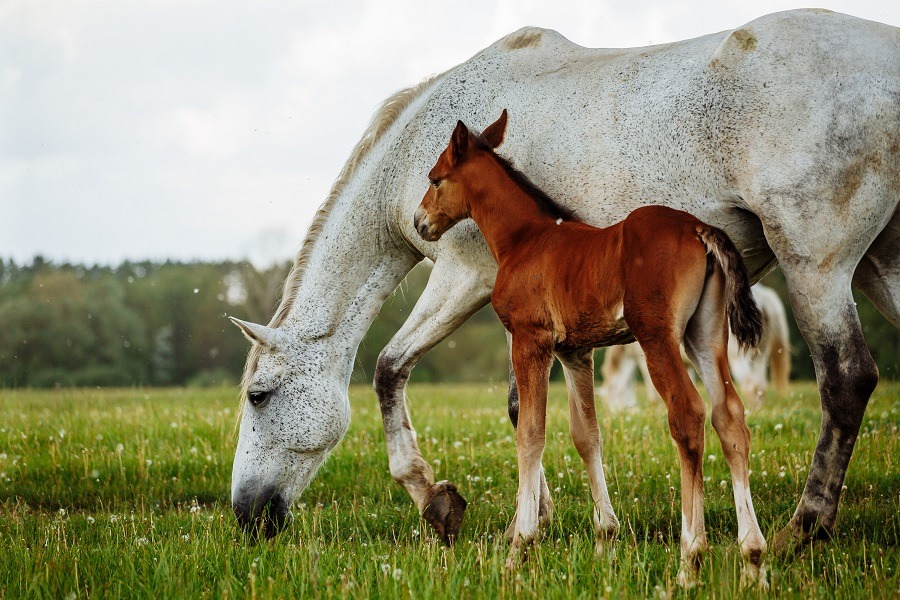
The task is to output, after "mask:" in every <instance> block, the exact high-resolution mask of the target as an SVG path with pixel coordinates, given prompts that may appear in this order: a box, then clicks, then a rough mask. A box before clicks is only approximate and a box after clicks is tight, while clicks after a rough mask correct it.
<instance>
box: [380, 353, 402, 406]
mask: <svg viewBox="0 0 900 600" xmlns="http://www.w3.org/2000/svg"><path fill="white" fill-rule="evenodd" d="M404 371H405V369H403V368H402V367H401V366H400V364H399V362H398V361H397V359H396V358H394V357H392V356H388V355H387V354H385V353H384V352H382V353H381V354H380V355H379V356H378V362H377V363H376V365H375V377H374V379H373V382H372V383H373V386H374V388H375V394H376V395H377V396H378V400H379V401H380V402H381V403H382V404H384V402H385V401H386V400H388V399H390V398H392V397H393V396H394V394H395V393H396V392H397V390H398V389H401V388H403V385H404V384H405V383H406V375H405V373H404Z"/></svg>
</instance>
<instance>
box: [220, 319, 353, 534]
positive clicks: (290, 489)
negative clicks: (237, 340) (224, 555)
mask: <svg viewBox="0 0 900 600" xmlns="http://www.w3.org/2000/svg"><path fill="white" fill-rule="evenodd" d="M231 320H232V321H233V322H234V323H235V324H236V325H237V326H238V327H240V328H241V330H242V331H243V332H244V335H245V336H247V338H248V339H249V340H250V341H251V342H253V344H254V347H253V349H252V350H251V352H250V358H249V359H248V364H247V370H246V372H245V374H244V384H243V390H242V393H243V394H244V398H243V403H242V404H243V410H242V414H241V416H240V433H239V435H238V444H237V451H236V452H235V457H234V468H233V470H232V474H231V504H232V508H233V509H234V514H235V516H236V517H237V519H238V522H239V523H240V525H241V527H242V528H243V529H244V530H245V531H247V532H248V533H251V534H253V535H256V534H258V533H260V531H261V532H262V533H263V534H264V535H265V536H266V537H272V536H274V535H276V534H277V533H278V532H280V531H281V530H282V529H284V527H286V526H287V525H288V524H289V523H290V522H291V520H292V519H293V516H292V515H291V513H290V510H289V509H290V506H291V503H292V502H293V501H294V499H295V498H296V497H297V496H298V495H299V494H300V493H301V492H302V491H303V490H304V489H305V488H306V487H307V485H309V482H310V480H311V479H312V478H313V475H315V473H316V470H317V469H318V468H319V466H321V464H322V463H323V462H324V461H325V458H326V456H327V455H328V453H329V452H330V451H331V449H332V448H334V446H335V445H336V444H337V443H338V442H339V441H340V440H341V438H342V437H343V436H344V433H346V431H347V426H348V425H349V423H350V406H349V402H348V400H347V396H346V386H344V389H341V385H340V381H339V379H340V378H337V377H334V376H333V375H332V370H333V369H332V368H329V365H328V364H327V360H326V359H325V357H324V353H322V352H317V351H316V348H315V343H311V342H304V341H303V340H302V339H300V338H299V337H298V336H292V335H290V334H289V333H287V332H286V331H284V330H283V329H282V328H281V327H266V326H264V325H257V324H254V323H247V322H245V321H240V320H238V319H234V318H232V319H231Z"/></svg>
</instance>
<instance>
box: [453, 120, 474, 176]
mask: <svg viewBox="0 0 900 600" xmlns="http://www.w3.org/2000/svg"><path fill="white" fill-rule="evenodd" d="M470 135H471V134H470V133H469V128H468V127H466V124H465V123H463V122H462V121H457V122H456V129H454V130H453V135H452V136H450V146H449V147H448V149H449V150H450V165H451V166H454V167H455V166H456V165H457V164H458V163H459V162H460V161H461V160H462V158H463V156H464V155H465V152H466V148H467V147H468V145H469V136H470Z"/></svg>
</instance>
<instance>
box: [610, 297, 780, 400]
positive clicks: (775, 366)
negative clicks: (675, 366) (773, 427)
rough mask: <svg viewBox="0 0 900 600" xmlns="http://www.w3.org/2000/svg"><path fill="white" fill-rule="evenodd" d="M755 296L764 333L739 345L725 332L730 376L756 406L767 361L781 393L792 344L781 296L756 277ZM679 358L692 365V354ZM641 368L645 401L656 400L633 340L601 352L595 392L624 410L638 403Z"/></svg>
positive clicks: (765, 385)
mask: <svg viewBox="0 0 900 600" xmlns="http://www.w3.org/2000/svg"><path fill="white" fill-rule="evenodd" d="M751 289H752V291H753V298H754V299H755V300H756V304H757V306H759V310H760V312H761V313H762V316H763V336H762V339H760V341H759V345H758V346H757V347H756V348H755V349H753V350H742V349H741V348H740V347H739V345H738V343H737V340H736V339H735V337H734V336H733V335H730V336H729V338H728V363H729V365H730V366H731V374H732V376H733V377H734V381H735V383H736V384H737V385H739V386H740V388H741V392H742V395H743V396H744V397H745V398H748V399H749V403H750V405H751V406H754V407H759V406H761V405H762V402H763V400H764V398H765V394H766V391H767V390H768V389H769V376H768V370H769V367H770V366H771V370H772V380H773V381H774V383H775V389H776V391H777V392H778V394H779V395H781V396H784V395H786V394H787V390H788V380H789V377H790V373H791V345H790V341H789V338H788V323H787V315H786V314H785V310H784V304H783V303H782V302H781V298H779V297H778V294H776V293H775V290H773V289H772V288H769V287H766V286H764V285H763V284H761V283H757V284H756V285H754V286H753V287H752V288H751ZM681 352H682V354H681V355H682V358H683V359H684V361H685V364H687V365H688V366H690V359H688V357H687V355H686V354H685V353H684V349H682V351H681ZM637 371H640V372H641V376H642V377H643V379H644V385H645V387H646V392H647V401H648V402H651V403H653V402H659V400H660V397H659V392H657V391H656V388H655V387H653V383H652V382H651V381H650V373H649V371H648V369H647V358H646V357H645V356H644V352H643V350H641V347H640V345H639V344H638V343H637V342H634V343H631V344H624V345H622V346H610V347H609V348H607V349H606V353H605V354H604V355H603V364H602V365H601V366H600V374H601V376H602V378H603V383H602V385H601V386H600V387H599V388H598V389H597V395H598V396H600V397H601V398H603V401H604V402H605V403H606V406H607V407H608V408H609V409H611V410H622V409H626V408H634V407H635V406H637V393H636V391H635V375H636V373H637Z"/></svg>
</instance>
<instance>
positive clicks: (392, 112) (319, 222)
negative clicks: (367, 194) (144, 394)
mask: <svg viewBox="0 0 900 600" xmlns="http://www.w3.org/2000/svg"><path fill="white" fill-rule="evenodd" d="M438 77H440V75H434V76H432V77H429V78H427V79H425V80H424V81H422V82H421V83H419V84H417V85H414V86H412V87H408V88H406V89H403V90H400V91H398V92H396V93H394V94H393V95H392V96H390V97H388V99H387V100H385V101H384V102H383V103H382V104H381V106H379V107H378V109H377V110H376V111H375V113H374V114H373V115H372V120H371V121H370V122H369V126H368V127H367V128H366V131H365V133H363V136H362V139H360V140H359V142H358V143H357V144H356V147H355V148H354V149H353V152H352V153H350V157H349V158H348V159H347V162H346V163H344V168H343V169H341V172H340V174H339V175H338V176H337V179H335V180H334V184H333V185H332V186H331V192H329V194H328V197H327V198H326V199H325V202H323V203H322V205H321V206H320V207H319V210H318V211H316V215H315V217H313V220H312V223H311V224H310V226H309V230H308V231H307V232H306V237H305V238H304V239H303V245H302V246H301V247H300V250H299V251H298V252H297V257H296V258H295V259H294V264H293V266H292V267H291V272H290V273H289V274H288V276H287V279H285V281H284V286H283V290H284V291H283V293H282V296H281V302H280V303H279V305H278V310H276V311H275V315H274V316H273V317H272V320H271V321H269V327H278V326H280V325H282V324H283V323H284V322H285V320H287V316H288V314H289V313H290V311H291V307H292V306H293V305H294V301H295V300H296V299H297V290H298V289H299V288H300V280H301V278H302V277H303V274H304V273H305V272H306V267H307V266H308V264H309V257H310V255H311V254H312V250H313V248H314V247H315V244H316V239H317V238H318V237H319V232H320V231H321V230H322V227H323V225H324V223H325V221H326V220H327V219H328V216H329V215H330V214H331V211H332V209H333V208H334V206H335V204H337V201H338V199H339V198H340V197H341V194H342V193H343V191H344V190H345V189H346V188H347V185H349V183H350V181H351V180H352V179H353V175H354V173H355V172H356V168H357V167H358V166H359V164H360V162H362V159H363V157H364V156H366V154H368V153H369V151H371V150H372V148H373V147H375V145H376V144H377V143H378V142H379V141H380V140H381V138H382V136H384V134H385V133H386V132H387V130H388V129H390V127H391V125H393V124H394V122H395V121H396V120H397V118H398V117H399V116H400V115H401V114H402V113H403V111H404V110H405V109H406V108H407V107H408V106H409V105H410V104H412V102H413V101H414V100H415V99H416V98H418V97H419V96H421V95H422V93H423V92H424V91H425V89H427V88H428V86H429V85H431V84H432V82H434V80H435V79H437V78H438ZM261 353H262V345H260V344H258V343H256V342H254V344H253V346H252V347H251V348H250V352H249V354H248V355H247V362H246V364H245V365H244V374H243V376H242V377H241V403H240V408H239V409H238V413H237V414H238V423H240V416H241V413H242V412H243V409H244V403H245V401H246V398H247V391H248V387H249V385H250V379H251V378H252V376H253V373H254V372H255V371H256V367H257V364H258V362H259V357H260V354H261Z"/></svg>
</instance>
